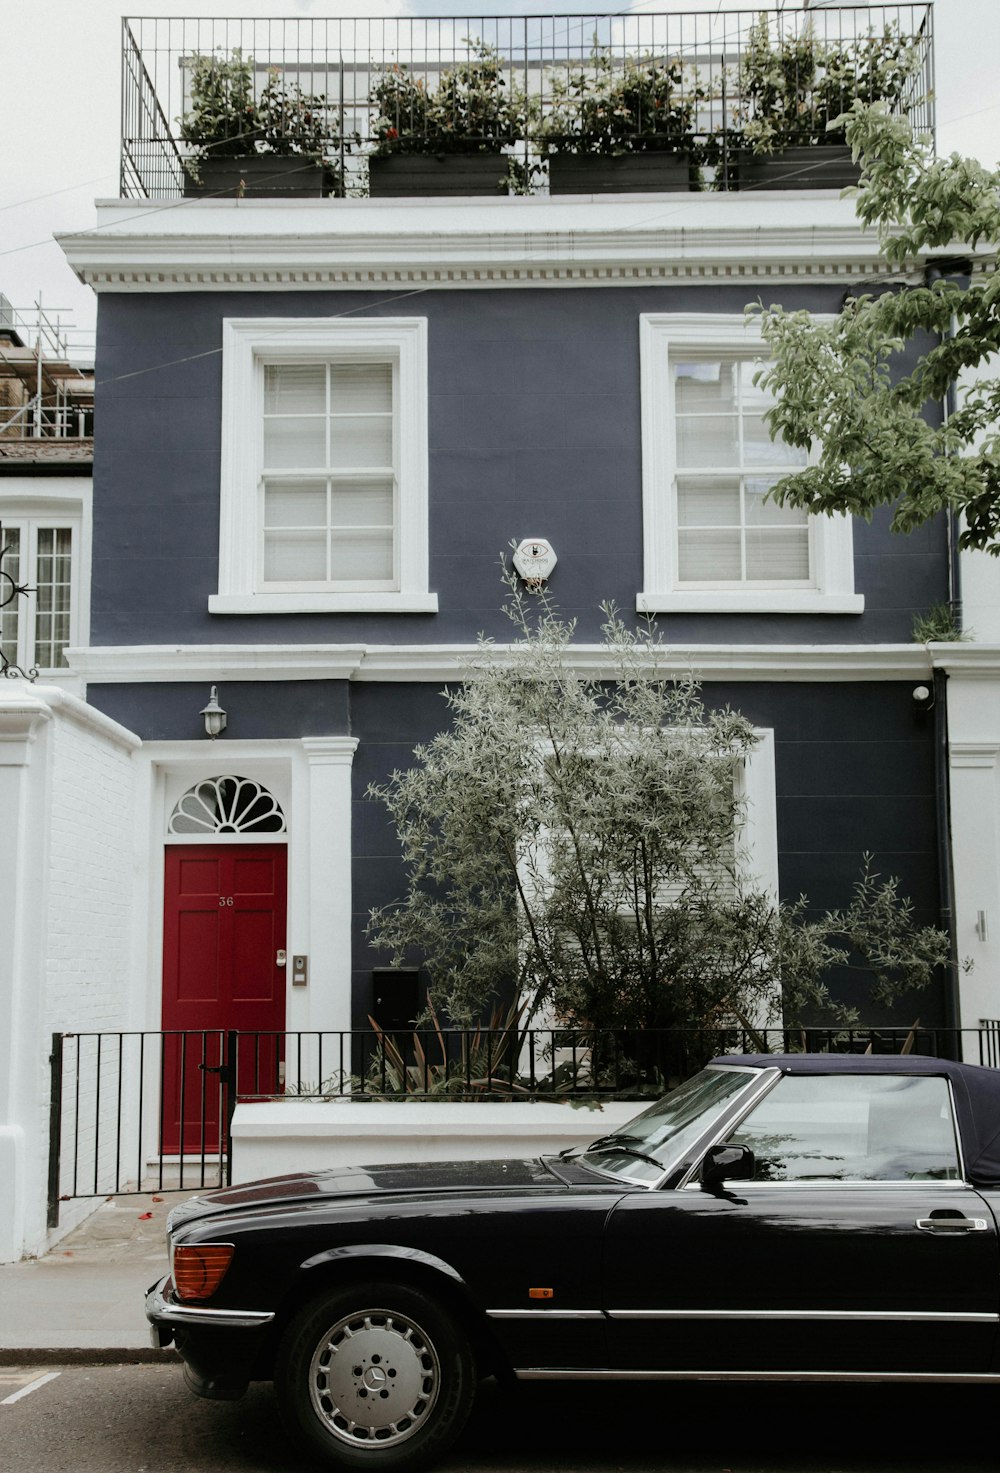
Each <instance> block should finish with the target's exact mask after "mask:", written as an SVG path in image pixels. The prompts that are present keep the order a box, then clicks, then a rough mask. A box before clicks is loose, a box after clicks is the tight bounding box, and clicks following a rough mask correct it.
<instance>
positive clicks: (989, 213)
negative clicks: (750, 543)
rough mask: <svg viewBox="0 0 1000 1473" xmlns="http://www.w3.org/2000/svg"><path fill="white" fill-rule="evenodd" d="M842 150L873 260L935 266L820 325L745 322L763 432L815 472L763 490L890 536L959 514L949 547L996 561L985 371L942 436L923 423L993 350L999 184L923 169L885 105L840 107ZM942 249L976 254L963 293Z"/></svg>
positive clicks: (999, 478) (782, 316)
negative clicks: (759, 350) (940, 255)
mask: <svg viewBox="0 0 1000 1473" xmlns="http://www.w3.org/2000/svg"><path fill="white" fill-rule="evenodd" d="M847 139H848V142H849V143H850V144H851V147H852V149H853V151H854V155H855V157H856V158H860V159H861V161H862V162H863V166H864V167H863V172H862V176H861V184H862V189H861V192H860V194H859V195H858V197H857V213H858V216H859V218H860V219H861V220H862V221H863V223H864V224H865V225H869V226H874V227H875V228H876V229H877V231H878V235H879V241H880V244H881V248H882V250H883V252H884V254H885V256H886V258H887V260H888V261H889V263H890V264H891V265H892V266H894V267H896V268H899V269H900V270H903V269H905V268H907V267H908V266H909V265H910V263H912V261H913V260H914V259H919V258H920V257H921V256H922V255H924V254H925V253H927V252H934V251H944V252H948V253H949V256H950V258H951V259H950V260H945V261H943V262H941V263H940V266H939V269H938V270H934V269H931V270H929V271H927V272H926V273H925V282H924V284H923V285H919V286H902V287H900V286H898V285H897V286H896V287H893V288H892V289H887V290H885V291H883V292H882V293H881V294H878V295H875V294H870V295H869V294H865V295H862V296H859V297H857V298H856V299H852V300H849V301H848V302H847V303H846V304H845V306H844V309H843V311H842V312H841V313H840V315H839V317H838V318H837V320H836V321H835V322H834V323H832V324H830V325H821V324H818V323H816V322H814V321H813V320H812V318H811V317H810V315H809V313H807V312H785V311H783V310H782V309H781V307H778V306H771V307H769V308H767V309H766V310H761V327H762V330H763V333H764V337H765V338H766V340H767V342H768V343H769V345H770V348H771V351H772V352H773V354H774V362H773V364H771V365H769V366H767V367H765V368H763V369H761V370H760V371H759V373H758V380H759V382H761V383H762V384H763V385H764V386H765V387H767V388H768V389H770V390H772V391H773V392H774V393H775V394H776V396H777V402H776V404H775V405H774V407H773V408H772V409H770V410H769V411H768V413H767V415H766V418H767V420H768V424H769V427H770V429H771V433H772V435H774V436H775V438H777V437H778V436H779V435H781V436H783V437H784V439H785V440H787V441H788V442H789V443H790V444H792V445H796V446H799V447H801V448H806V449H811V448H812V447H813V445H818V447H819V458H818V461H817V462H816V463H815V464H813V465H810V466H808V467H806V468H805V469H804V470H802V471H799V472H797V473H795V474H794V475H791V476H787V477H785V478H784V479H783V480H781V481H779V482H778V484H777V485H776V487H775V488H774V490H773V492H772V494H773V495H774V497H775V499H776V500H778V501H780V502H783V503H786V504H788V505H792V506H798V507H805V508H806V509H807V510H809V511H812V512H852V513H854V514H855V515H858V516H863V517H865V518H867V519H869V520H870V519H871V516H872V514H873V512H874V511H875V509H876V508H877V507H880V506H883V505H886V504H889V505H892V506H893V507H894V512H893V522H892V527H893V530H894V531H897V532H909V531H912V530H913V528H915V527H918V526H920V525H921V523H923V522H926V521H927V520H928V519H929V518H930V517H933V516H934V515H935V514H936V513H938V512H941V511H953V512H960V513H962V516H963V525H962V529H961V532H960V536H959V545H960V546H961V547H964V548H980V549H986V550H988V551H989V552H991V553H994V554H997V553H1000V433H998V429H997V426H998V423H1000V380H998V379H997V377H996V373H995V370H994V371H993V372H989V371H987V372H986V373H985V374H982V375H979V374H977V376H976V377H977V382H976V384H975V387H973V388H972V389H971V390H970V391H969V392H968V393H967V394H966V395H965V396H964V398H963V402H962V404H961V405H960V406H959V407H958V409H957V410H956V411H955V412H954V413H952V414H951V415H949V416H948V418H947V421H946V423H943V424H931V423H928V421H927V419H925V417H924V413H925V410H926V408H927V406H928V404H929V403H930V402H933V401H937V402H940V401H941V400H943V399H944V398H945V397H946V395H947V394H948V391H949V388H950V386H951V385H952V384H954V383H955V381H956V380H957V379H958V378H959V376H960V375H962V374H968V373H969V372H970V371H972V370H981V369H983V368H986V369H987V370H988V369H989V364H990V360H991V359H992V357H993V355H994V354H995V353H997V351H998V350H1000V275H998V274H997V269H996V254H995V248H996V242H997V240H998V239H1000V174H998V173H992V172H990V171H989V170H987V169H985V168H983V167H982V165H980V164H978V163H976V162H975V161H974V160H972V159H963V158H960V157H959V156H958V155H957V154H952V155H951V157H950V158H948V159H941V160H937V161H935V159H934V157H933V155H932V153H931V150H930V145H929V144H928V143H927V142H926V141H923V140H921V139H918V138H915V137H914V136H913V133H912V131H911V129H910V126H909V124H908V123H907V122H906V120H905V119H903V118H901V117H892V116H890V115H889V113H888V111H887V109H886V107H885V104H874V105H871V106H865V105H863V104H861V103H855V104H854V106H853V108H852V110H851V112H850V114H849V117H848V121H847ZM956 242H961V243H962V245H963V246H964V247H965V248H966V249H969V250H971V251H976V252H977V254H976V257H975V267H976V269H975V274H974V275H973V276H972V279H971V281H969V279H968V277H967V276H965V275H963V276H961V277H959V276H958V270H956V263H955V261H954V250H955V243H956ZM931 264H932V265H933V260H932V262H931ZM965 265H967V263H959V269H963V268H964V267H965ZM942 273H943V274H942ZM751 310H756V309H751ZM925 335H930V340H929V342H928V339H927V337H926V336H925ZM913 345H916V346H917V348H918V349H919V350H920V351H919V356H918V358H917V361H916V364H915V366H913V367H912V368H910V370H909V371H901V368H902V364H901V354H902V353H903V351H904V349H906V348H907V347H911V348H912V346H913Z"/></svg>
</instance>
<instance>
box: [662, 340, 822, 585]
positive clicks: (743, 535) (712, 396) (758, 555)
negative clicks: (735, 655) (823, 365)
mask: <svg viewBox="0 0 1000 1473" xmlns="http://www.w3.org/2000/svg"><path fill="white" fill-rule="evenodd" d="M759 367H760V362H759V359H758V358H755V357H754V358H751V357H745V358H744V357H738V356H725V357H723V356H715V355H713V356H711V357H709V356H705V357H701V356H698V357H694V356H688V355H685V357H684V359H683V360H676V359H672V361H671V374H670V381H671V390H672V396H673V404H672V412H673V423H674V436H675V455H674V466H675V484H674V494H675V497H676V519H675V526H676V535H677V575H678V584H680V585H686V586H695V587H697V586H706V585H710V586H712V587H715V588H718V587H733V586H742V585H754V584H756V585H758V586H763V587H775V586H780V587H787V588H809V587H812V586H813V584H814V582H815V578H814V570H813V565H812V548H811V535H810V522H809V517H808V515H807V513H806V512H805V511H801V510H798V509H797V508H795V507H784V506H778V505H777V504H776V503H774V502H772V501H768V500H767V499H766V498H767V493H768V491H769V490H770V489H771V487H772V486H773V485H774V483H775V482H776V481H778V480H779V479H780V478H781V477H782V476H784V475H788V474H789V472H790V471H791V470H793V469H794V468H796V467H798V466H802V465H805V463H806V453H805V451H801V450H798V449H796V448H795V447H794V446H791V445H786V444H785V443H784V442H783V441H781V440H778V441H773V440H772V439H771V437H770V435H769V433H768V430H767V426H766V424H765V423H764V419H763V415H764V411H765V410H766V409H767V407H768V405H769V404H770V402H771V400H770V398H769V397H768V395H766V394H765V393H764V392H763V390H761V389H759V388H757V387H756V386H755V385H754V382H753V377H754V374H755V373H756V371H757V369H758V368H759Z"/></svg>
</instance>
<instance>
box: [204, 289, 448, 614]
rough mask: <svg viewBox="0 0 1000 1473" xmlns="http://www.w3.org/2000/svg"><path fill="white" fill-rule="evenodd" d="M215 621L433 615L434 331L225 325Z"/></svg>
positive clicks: (292, 323)
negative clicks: (430, 435) (430, 378)
mask: <svg viewBox="0 0 1000 1473" xmlns="http://www.w3.org/2000/svg"><path fill="white" fill-rule="evenodd" d="M224 333H225V336H224V348H223V354H224V356H223V427H222V487H221V513H220V549H219V592H218V594H217V595H215V596H213V597H212V598H210V600H209V609H210V610H211V611H212V612H213V613H223V614H226V613H258V612H261V613H264V612H273V613H283V612H337V611H351V610H355V611H359V612H366V611H367V612H380V611H385V612H393V611H394V612H422V613H426V612H433V611H434V610H435V609H436V608H437V600H436V596H435V595H433V594H431V593H429V592H428V587H427V584H428V568H427V390H426V367H427V365H426V356H427V354H426V321H425V319H423V318H389V319H387V318H383V319H380V320H377V321H365V322H360V323H359V322H357V321H353V320H351V319H346V320H339V319H330V318H308V319H278V320H274V319H270V320H268V319H254V320H247V321H243V320H227V322H226V323H225V326H224Z"/></svg>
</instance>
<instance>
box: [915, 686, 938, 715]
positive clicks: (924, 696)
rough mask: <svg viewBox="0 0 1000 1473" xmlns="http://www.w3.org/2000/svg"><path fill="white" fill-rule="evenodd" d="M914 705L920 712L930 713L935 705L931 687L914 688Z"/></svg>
mask: <svg viewBox="0 0 1000 1473" xmlns="http://www.w3.org/2000/svg"><path fill="white" fill-rule="evenodd" d="M913 704H914V706H915V708H916V709H917V710H918V711H929V710H930V709H931V707H932V706H933V705H934V692H933V691H932V690H931V688H930V686H929V685H915V686H914V687H913Z"/></svg>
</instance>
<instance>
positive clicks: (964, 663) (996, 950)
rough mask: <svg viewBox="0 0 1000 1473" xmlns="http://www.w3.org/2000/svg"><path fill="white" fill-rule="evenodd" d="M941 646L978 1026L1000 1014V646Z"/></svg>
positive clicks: (965, 946)
mask: <svg viewBox="0 0 1000 1473" xmlns="http://www.w3.org/2000/svg"><path fill="white" fill-rule="evenodd" d="M998 568H1000V565H998ZM934 649H935V660H936V661H938V662H939V663H941V664H942V665H944V666H945V668H946V669H947V670H948V742H949V761H950V784H951V841H952V856H953V863H954V877H955V924H956V932H957V941H958V957H959V961H960V963H961V964H962V966H961V969H960V973H959V1003H960V1013H961V1017H960V1022H961V1026H962V1027H963V1028H976V1027H978V1025H979V1023H980V1021H981V1020H982V1019H996V1018H1000V645H993V646H984V645H977V646H972V645H954V646H946V645H938V646H935V647H934ZM968 1057H970V1058H971V1057H972V1055H971V1054H970V1055H968Z"/></svg>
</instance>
